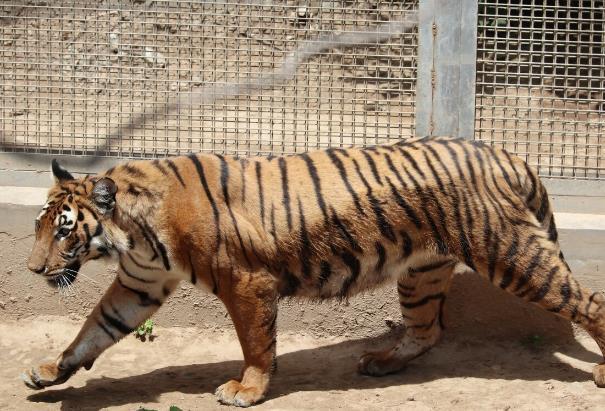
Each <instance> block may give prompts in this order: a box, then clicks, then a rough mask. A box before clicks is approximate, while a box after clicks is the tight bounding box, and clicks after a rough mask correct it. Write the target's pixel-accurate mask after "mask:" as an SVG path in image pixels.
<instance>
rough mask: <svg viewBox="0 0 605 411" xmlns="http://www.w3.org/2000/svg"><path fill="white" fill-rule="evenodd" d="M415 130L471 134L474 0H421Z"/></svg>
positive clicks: (420, 133) (428, 132)
mask: <svg viewBox="0 0 605 411" xmlns="http://www.w3.org/2000/svg"><path fill="white" fill-rule="evenodd" d="M418 36H419V40H418V41H419V49H418V83H417V97H416V131H417V135H418V136H443V135H448V136H454V137H464V138H473V135H474V129H475V71H476V60H477V0H420V8H419V25H418Z"/></svg>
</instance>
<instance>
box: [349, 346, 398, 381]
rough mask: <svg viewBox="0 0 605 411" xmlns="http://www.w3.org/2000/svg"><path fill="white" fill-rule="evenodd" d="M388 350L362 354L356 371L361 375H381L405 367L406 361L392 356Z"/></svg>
mask: <svg viewBox="0 0 605 411" xmlns="http://www.w3.org/2000/svg"><path fill="white" fill-rule="evenodd" d="M389 351H390V350H389ZM389 351H387V352H386V353H385V352H372V353H367V354H364V355H362V356H361V358H360V359H359V363H358V364H357V371H358V372H359V373H360V374H363V375H369V376H371V377H381V376H383V375H387V374H392V373H395V372H398V371H401V370H402V369H403V368H405V365H406V364H407V361H403V360H401V359H399V358H397V357H395V356H393V355H392V354H391V353H390V352H389Z"/></svg>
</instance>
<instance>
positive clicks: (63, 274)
mask: <svg viewBox="0 0 605 411" xmlns="http://www.w3.org/2000/svg"><path fill="white" fill-rule="evenodd" d="M81 266H82V265H81V264H80V262H79V261H74V262H73V263H70V264H68V265H66V266H65V267H64V268H59V269H57V270H54V271H52V272H50V273H48V274H46V276H47V278H46V281H47V282H48V284H49V285H50V286H51V287H53V288H57V287H65V286H68V285H71V284H72V283H73V282H74V281H76V277H77V276H78V273H79V271H80V267H81Z"/></svg>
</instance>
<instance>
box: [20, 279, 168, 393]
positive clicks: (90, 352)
mask: <svg viewBox="0 0 605 411" xmlns="http://www.w3.org/2000/svg"><path fill="white" fill-rule="evenodd" d="M176 284H177V281H176V280H169V281H162V282H160V281H158V282H155V281H154V282H151V281H149V282H141V281H140V280H135V279H133V278H129V277H127V276H126V275H124V274H123V273H122V272H120V274H118V276H117V277H116V279H115V280H114V282H113V283H112V284H111V286H110V287H109V289H108V290H107V291H106V292H105V295H104V296H103V298H102V299H101V301H100V302H99V304H97V306H96V307H95V308H94V310H93V311H92V313H91V314H90V315H89V316H88V318H87V319H86V322H85V323H84V326H83V327H82V329H81V330H80V332H79V333H78V335H77V336H76V338H75V340H74V341H73V342H72V343H71V344H70V346H69V347H67V349H66V350H65V351H63V352H62V353H61V354H60V355H59V357H58V358H57V360H56V361H54V362H50V363H46V364H42V365H39V366H37V367H33V368H31V369H30V370H27V371H25V372H24V373H23V374H21V378H22V379H23V382H24V383H25V385H27V386H28V387H29V388H32V389H43V388H45V387H48V386H51V385H57V384H61V383H63V382H65V381H67V380H68V379H69V378H70V377H71V376H72V375H73V374H74V373H75V372H76V371H78V370H79V369H80V368H81V367H84V368H86V369H87V370H88V369H90V368H91V367H92V364H93V362H94V361H95V359H96V358H97V357H98V356H99V355H100V354H101V353H102V352H103V351H105V349H107V348H109V347H110V346H112V345H113V344H115V343H116V342H118V341H119V340H120V339H121V338H122V337H124V336H125V335H127V334H129V333H130V332H132V331H133V330H134V328H135V327H137V326H138V325H139V324H140V323H141V322H143V321H145V320H146V319H147V318H149V317H150V316H151V315H152V314H153V313H154V312H155V311H157V309H158V308H159V307H160V305H161V304H162V302H163V301H164V300H165V299H166V297H167V296H168V295H169V294H170V292H171V291H172V290H173V289H174V287H176Z"/></svg>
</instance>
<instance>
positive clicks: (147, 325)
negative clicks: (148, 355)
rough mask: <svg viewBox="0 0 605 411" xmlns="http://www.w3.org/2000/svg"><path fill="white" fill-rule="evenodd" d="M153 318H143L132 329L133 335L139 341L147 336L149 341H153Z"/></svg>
mask: <svg viewBox="0 0 605 411" xmlns="http://www.w3.org/2000/svg"><path fill="white" fill-rule="evenodd" d="M152 334H153V320H152V319H151V318H149V319H147V320H145V321H144V322H143V323H142V324H141V325H139V326H138V327H137V328H135V330H134V336H135V337H136V338H138V339H139V340H141V341H145V340H146V339H147V338H149V341H153V335H152Z"/></svg>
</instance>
